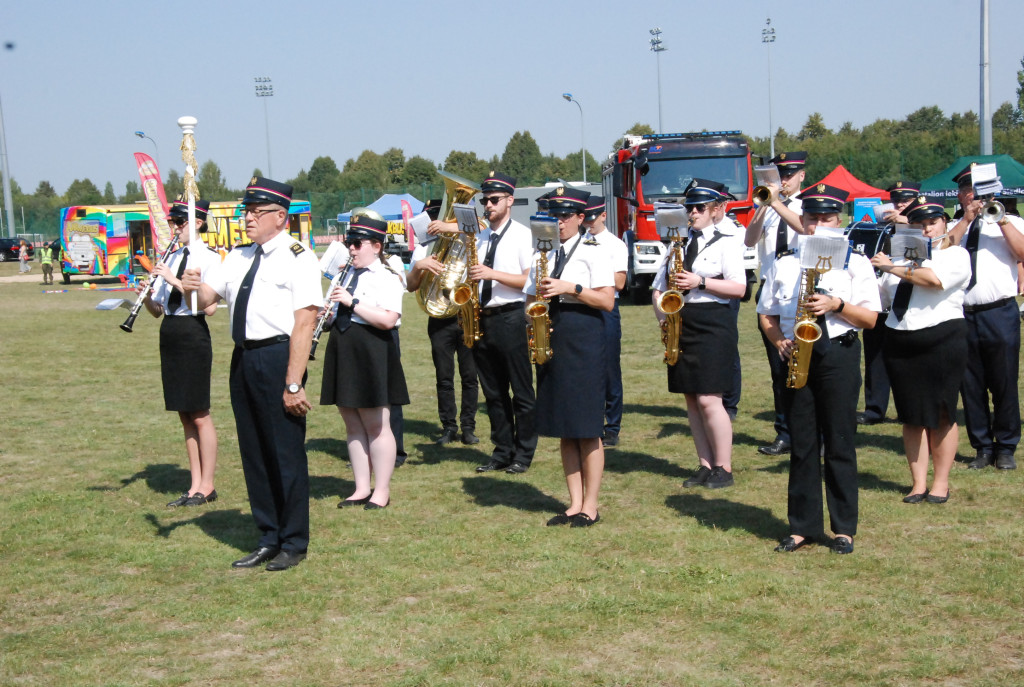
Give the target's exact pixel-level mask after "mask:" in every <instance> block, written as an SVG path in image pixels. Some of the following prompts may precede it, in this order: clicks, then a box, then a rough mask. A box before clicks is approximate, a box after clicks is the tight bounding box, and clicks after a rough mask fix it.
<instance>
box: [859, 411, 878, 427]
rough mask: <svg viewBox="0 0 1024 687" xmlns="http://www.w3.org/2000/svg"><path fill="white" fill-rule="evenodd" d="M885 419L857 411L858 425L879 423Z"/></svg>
mask: <svg viewBox="0 0 1024 687" xmlns="http://www.w3.org/2000/svg"><path fill="white" fill-rule="evenodd" d="M884 421H885V418H881V417H874V416H872V415H868V414H867V413H857V424H858V425H880V424H882V422H884Z"/></svg>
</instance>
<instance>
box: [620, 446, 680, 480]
mask: <svg viewBox="0 0 1024 687" xmlns="http://www.w3.org/2000/svg"><path fill="white" fill-rule="evenodd" d="M691 448H692V447H691ZM604 469H605V470H606V471H607V472H621V473H626V472H649V473H651V474H655V475H664V476H665V477H671V478H674V479H678V478H686V477H689V476H690V471H689V470H684V469H683V468H681V467H679V465H677V464H675V463H673V462H672V461H670V460H666V459H664V458H656V457H655V456H652V455H650V454H648V453H637V452H635V451H623V450H622V449H615V450H614V451H605V452H604Z"/></svg>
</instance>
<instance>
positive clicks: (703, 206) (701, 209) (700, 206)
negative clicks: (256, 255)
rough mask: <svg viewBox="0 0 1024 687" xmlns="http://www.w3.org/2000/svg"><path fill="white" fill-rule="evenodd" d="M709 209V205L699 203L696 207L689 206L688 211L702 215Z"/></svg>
mask: <svg viewBox="0 0 1024 687" xmlns="http://www.w3.org/2000/svg"><path fill="white" fill-rule="evenodd" d="M707 209H708V204H707V203H698V204H696V205H691V206H689V207H688V208H687V211H688V212H693V211H696V212H697V214H700V213H702V212H704V211H705V210H707Z"/></svg>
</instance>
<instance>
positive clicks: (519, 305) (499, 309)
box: [480, 301, 523, 317]
mask: <svg viewBox="0 0 1024 687" xmlns="http://www.w3.org/2000/svg"><path fill="white" fill-rule="evenodd" d="M522 309H523V302H522V301H515V302H514V303H506V304H505V305H496V306H494V307H493V308H481V310H480V316H481V317H486V316H488V315H498V314H501V313H503V312H512V311H513V310H522Z"/></svg>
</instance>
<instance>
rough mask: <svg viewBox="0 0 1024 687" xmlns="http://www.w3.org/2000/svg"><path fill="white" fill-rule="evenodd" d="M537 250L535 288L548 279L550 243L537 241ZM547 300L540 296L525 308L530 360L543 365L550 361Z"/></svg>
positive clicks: (549, 318)
mask: <svg viewBox="0 0 1024 687" xmlns="http://www.w3.org/2000/svg"><path fill="white" fill-rule="evenodd" d="M537 250H538V251H540V257H539V258H537V276H536V279H534V282H535V283H536V284H537V286H538V287H539V286H540V283H541V282H542V281H544V280H545V279H547V277H548V251H549V250H551V241H548V240H547V239H540V240H538V241H537ZM549 312H550V307H549V306H548V299H546V298H544V297H543V296H541V295H540V294H538V295H537V300H535V301H534V302H533V303H530V304H529V305H528V306H526V317H527V318H528V319H529V320H530V321H529V323H527V325H526V336H527V337H528V338H529V340H530V360H531V361H532V362H533V363H535V364H537V365H543V364H544V363H546V362H547V361H549V360H551V317H550V315H549Z"/></svg>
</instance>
